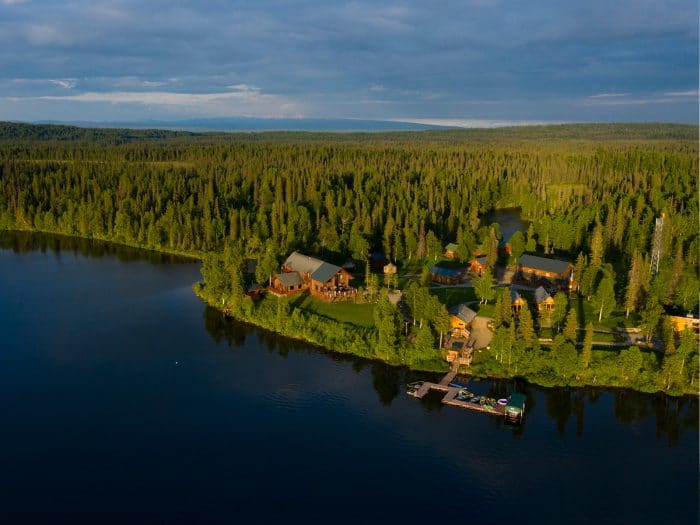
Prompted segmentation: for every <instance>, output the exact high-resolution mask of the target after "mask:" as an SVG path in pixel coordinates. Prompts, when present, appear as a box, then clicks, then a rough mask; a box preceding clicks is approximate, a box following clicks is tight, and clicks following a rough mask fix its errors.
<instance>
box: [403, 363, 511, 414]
mask: <svg viewBox="0 0 700 525" xmlns="http://www.w3.org/2000/svg"><path fill="white" fill-rule="evenodd" d="M455 365H456V366H455ZM458 366H459V365H458V364H457V363H453V366H452V367H451V369H450V371H449V372H448V373H447V374H446V375H445V377H443V378H442V379H441V380H440V382H439V383H432V382H430V381H424V382H423V384H421V385H420V386H419V387H417V388H415V389H409V391H408V394H409V395H411V396H413V397H417V398H418V399H422V398H423V397H425V396H426V394H428V392H430V391H431V390H437V391H439V392H445V395H444V396H443V398H442V403H443V404H445V405H450V406H453V407H459V408H465V409H467V410H473V411H474V412H484V413H486V414H492V415H494V416H501V417H506V419H509V420H516V421H521V420H522V415H523V413H524V409H525V401H524V396H522V394H513V395H512V396H511V398H516V396H520V397H522V409H521V410H517V412H518V417H516V418H514V417H512V416H513V415H514V414H512V412H513V411H512V410H507V408H512V407H511V403H510V399H509V403H508V406H504V405H499V404H495V406H492V405H482V404H481V403H473V402H471V401H468V400H462V399H457V396H458V395H459V393H460V392H461V391H462V390H464V388H461V387H457V386H451V385H450V383H452V381H453V380H454V378H455V377H456V376H457V367H458ZM520 397H518V398H517V399H518V401H519V402H520Z"/></svg>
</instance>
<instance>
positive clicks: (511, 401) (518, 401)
mask: <svg viewBox="0 0 700 525" xmlns="http://www.w3.org/2000/svg"><path fill="white" fill-rule="evenodd" d="M526 399H527V398H526V397H525V394H521V393H520V392H513V393H512V394H511V395H510V396H508V404H507V405H506V408H517V409H519V410H525V400H526Z"/></svg>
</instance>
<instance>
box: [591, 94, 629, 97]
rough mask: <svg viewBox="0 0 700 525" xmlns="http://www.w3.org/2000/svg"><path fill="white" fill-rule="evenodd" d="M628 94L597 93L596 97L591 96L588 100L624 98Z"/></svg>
mask: <svg viewBox="0 0 700 525" xmlns="http://www.w3.org/2000/svg"><path fill="white" fill-rule="evenodd" d="M627 95H629V93H598V94H597V95H591V96H590V97H588V98H616V97H626V96H627Z"/></svg>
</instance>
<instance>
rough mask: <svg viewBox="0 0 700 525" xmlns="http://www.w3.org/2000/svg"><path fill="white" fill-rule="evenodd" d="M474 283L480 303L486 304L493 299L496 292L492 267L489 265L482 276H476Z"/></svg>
mask: <svg viewBox="0 0 700 525" xmlns="http://www.w3.org/2000/svg"><path fill="white" fill-rule="evenodd" d="M472 283H473V284H474V291H475V292H476V295H477V297H478V298H479V300H480V303H483V304H486V303H488V302H489V301H491V300H493V298H494V295H495V293H494V289H493V274H492V273H491V268H490V267H487V268H486V269H485V270H484V272H483V273H482V274H481V275H480V276H477V277H474V278H473V279H472Z"/></svg>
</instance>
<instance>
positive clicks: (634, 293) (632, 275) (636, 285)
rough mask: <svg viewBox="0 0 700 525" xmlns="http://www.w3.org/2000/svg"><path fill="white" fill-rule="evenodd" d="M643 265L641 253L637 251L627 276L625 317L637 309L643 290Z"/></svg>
mask: <svg viewBox="0 0 700 525" xmlns="http://www.w3.org/2000/svg"><path fill="white" fill-rule="evenodd" d="M641 265H642V259H641V257H640V255H639V252H637V251H636V250H635V252H634V255H633V256H632V264H631V266H630V270H629V273H628V274H627V290H626V291H625V317H629V316H630V312H632V311H634V310H636V309H637V301H638V300H639V292H640V288H641V278H642V276H641Z"/></svg>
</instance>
